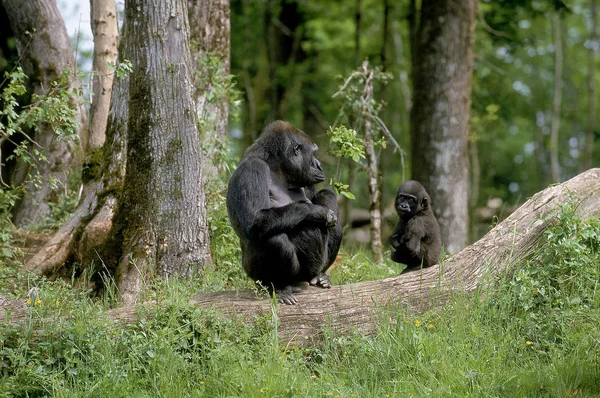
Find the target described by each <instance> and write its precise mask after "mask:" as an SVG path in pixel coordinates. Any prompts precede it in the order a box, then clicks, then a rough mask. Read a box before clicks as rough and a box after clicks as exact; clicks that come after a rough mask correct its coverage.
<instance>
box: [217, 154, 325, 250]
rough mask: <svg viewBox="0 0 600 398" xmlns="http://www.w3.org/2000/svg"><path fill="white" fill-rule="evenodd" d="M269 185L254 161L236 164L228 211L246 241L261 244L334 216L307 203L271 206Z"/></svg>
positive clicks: (263, 167) (266, 174)
mask: <svg viewBox="0 0 600 398" xmlns="http://www.w3.org/2000/svg"><path fill="white" fill-rule="evenodd" d="M272 184H274V183H273V181H272V179H271V175H270V169H269V166H268V165H267V164H266V163H265V162H264V161H262V160H260V159H258V158H249V159H246V160H245V161H244V162H242V163H240V165H239V166H238V169H237V170H236V172H235V173H234V175H233V176H232V178H231V181H230V186H229V190H230V191H229V192H228V194H227V195H228V198H229V199H228V202H229V203H228V208H229V210H230V212H231V213H234V214H233V215H234V218H235V219H236V220H238V223H239V227H240V229H241V232H242V233H243V235H244V236H245V237H246V238H247V239H248V240H259V241H262V240H264V239H265V238H267V237H269V236H273V235H277V234H280V233H285V232H289V231H290V230H292V229H294V228H296V227H298V226H299V225H300V224H302V223H305V222H312V223H316V224H323V225H325V224H327V223H328V222H329V221H330V220H329V218H330V217H331V216H334V214H331V215H330V214H329V213H330V211H328V209H327V208H325V207H323V206H320V205H314V204H310V203H290V204H287V205H285V206H281V207H272V202H271V198H270V196H269V188H270V187H271V186H272Z"/></svg>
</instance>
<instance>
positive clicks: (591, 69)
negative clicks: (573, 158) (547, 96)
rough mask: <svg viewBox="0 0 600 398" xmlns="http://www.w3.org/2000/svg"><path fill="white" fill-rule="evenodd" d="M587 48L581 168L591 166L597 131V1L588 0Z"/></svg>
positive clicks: (598, 44) (599, 43) (598, 43)
mask: <svg viewBox="0 0 600 398" xmlns="http://www.w3.org/2000/svg"><path fill="white" fill-rule="evenodd" d="M589 26H590V27H589V31H590V33H589V35H590V38H589V41H588V44H587V49H588V75H587V87H588V111H587V123H586V126H585V140H584V142H585V146H584V160H583V169H584V170H587V169H589V168H591V167H592V154H593V153H594V131H598V126H597V120H596V114H597V113H596V108H597V107H598V98H597V94H596V69H597V68H596V53H597V52H598V48H599V47H600V42H599V38H598V1H597V0H590V24H589Z"/></svg>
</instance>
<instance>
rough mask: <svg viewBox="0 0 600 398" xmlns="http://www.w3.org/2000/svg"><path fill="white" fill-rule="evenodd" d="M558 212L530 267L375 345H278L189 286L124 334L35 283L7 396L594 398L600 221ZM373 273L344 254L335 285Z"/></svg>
mask: <svg viewBox="0 0 600 398" xmlns="http://www.w3.org/2000/svg"><path fill="white" fill-rule="evenodd" d="M557 211H558V215H559V217H558V219H559V221H558V222H557V223H556V224H555V225H554V226H552V227H551V228H549V229H548V231H547V232H546V234H545V235H544V237H543V243H542V245H541V247H540V248H539V249H538V250H537V251H536V253H535V254H534V256H532V257H531V258H530V259H529V260H527V261H525V262H523V263H521V264H518V266H517V267H516V268H515V270H514V272H513V273H512V274H511V275H508V276H506V277H505V278H503V279H501V280H499V281H497V282H495V283H493V284H492V285H490V286H488V287H487V288H485V290H484V289H481V290H480V291H477V292H475V293H474V294H472V295H470V296H460V295H457V296H455V297H453V298H452V300H451V301H450V302H449V303H448V304H447V305H446V306H445V307H444V309H443V310H438V311H435V312H428V313H425V314H422V315H419V316H414V315H410V314H408V313H407V312H406V311H405V310H404V309H403V308H401V307H399V308H386V309H382V311H381V314H380V315H381V317H380V318H381V319H382V321H381V324H380V326H379V328H378V331H377V333H376V335H374V336H372V337H364V336H359V335H349V336H341V335H338V334H336V333H334V332H332V331H329V330H326V331H325V334H324V338H323V341H322V343H321V344H319V345H318V346H315V347H312V348H297V347H292V346H288V345H286V344H285V343H286V342H283V341H280V340H279V339H278V337H277V333H276V325H277V319H276V317H274V316H270V317H265V318H260V319H257V320H256V321H255V322H254V324H252V325H244V324H243V323H242V322H241V321H240V320H223V319H221V318H219V317H217V316H216V315H215V314H212V313H210V312H206V311H201V310H198V309H195V308H193V307H192V306H190V305H189V304H188V297H189V294H190V293H191V292H190V290H194V289H197V287H194V286H192V285H191V284H189V283H176V282H170V283H163V284H159V285H157V286H156V288H155V291H156V300H157V306H155V307H148V308H146V309H145V310H144V311H143V312H140V313H139V316H140V319H141V320H140V321H138V322H135V323H132V324H128V325H123V324H115V323H114V322H112V321H110V317H109V315H108V314H107V313H106V312H105V310H104V309H103V308H101V307H100V306H99V305H98V304H97V302H95V301H92V300H90V299H87V298H85V295H84V294H80V293H77V292H76V291H75V290H74V289H72V288H70V287H69V286H67V285H65V284H59V283H49V282H43V281H38V282H39V284H38V291H39V297H38V298H37V300H39V302H38V303H37V304H36V303H35V302H34V303H32V304H31V306H30V307H29V308H28V311H30V314H31V317H30V318H29V319H28V320H27V321H26V322H24V323H23V324H21V325H17V326H0V396H2V397H24V396H28V397H34V396H36V397H37V396H57V397H78V396H81V397H84V396H85V397H95V396H97V397H133V396H135V397H186V396H194V397H196V396H197V397H409V396H413V397H421V396H433V397H468V396H472V397H556V396H560V397H569V396H576V397H597V396H598V394H599V393H600V296H599V294H598V279H599V278H598V276H599V275H598V273H599V267H600V222H599V221H598V220H589V221H585V222H583V221H581V220H578V219H577V218H576V217H575V216H574V214H575V213H574V208H573V205H570V204H569V205H565V206H563V207H561V208H559V209H558V210H557ZM223 239H229V238H223ZM222 246H223V247H222V249H223V250H225V246H226V244H225V243H223V244H222ZM232 246H233V244H232ZM220 255H224V256H225V258H227V257H229V259H230V260H231V261H233V259H234V258H235V257H236V256H238V254H235V253H231V252H230V253H229V254H226V253H222V254H220ZM220 261H223V260H220V259H218V258H215V263H216V265H217V266H220V265H221V264H225V263H221V262H220ZM238 264H239V263H238ZM369 266H373V265H372V264H371V263H370V261H369V260H368V258H367V257H366V256H363V255H349V254H345V259H344V261H343V262H342V263H341V264H337V265H336V267H335V268H334V274H337V276H335V277H336V278H339V280H340V281H348V280H350V279H351V277H350V276H349V275H351V274H353V273H357V274H360V275H361V277H365V276H369V275H371V276H373V275H375V274H376V273H380V272H381V273H382V274H383V275H380V276H382V277H383V276H387V275H385V274H387V273H389V272H392V271H390V270H389V268H388V266H386V265H385V264H384V265H380V266H379V268H378V269H377V270H376V271H374V273H373V272H372V273H369V272H367V271H366V269H367V268H368V267H369ZM225 267H226V268H227V266H226V264H225ZM214 272H215V274H217V273H218V272H219V271H218V268H217V269H216V270H215V271H214ZM227 272H232V271H227ZM231 278H232V277H231V276H227V277H225V276H223V277H221V279H218V281H217V279H215V281H217V282H215V284H213V285H211V284H208V285H205V286H204V287H205V288H207V289H208V290H210V289H212V288H214V287H216V285H219V284H221V282H222V281H228V280H231ZM238 278H240V280H241V277H239V275H237V274H235V275H234V276H233V279H234V280H237V279H238ZM38 282H36V283H38ZM228 283H229V282H228ZM232 284H233V283H232ZM67 314H69V316H66V315H67ZM42 315H43V316H42Z"/></svg>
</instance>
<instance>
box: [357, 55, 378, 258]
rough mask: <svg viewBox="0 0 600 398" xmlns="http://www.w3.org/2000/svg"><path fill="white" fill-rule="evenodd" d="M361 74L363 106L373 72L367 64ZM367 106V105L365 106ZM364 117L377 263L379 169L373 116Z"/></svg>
mask: <svg viewBox="0 0 600 398" xmlns="http://www.w3.org/2000/svg"><path fill="white" fill-rule="evenodd" d="M363 73H364V76H365V83H364V84H365V87H364V90H363V96H362V99H363V101H364V103H365V104H370V103H371V102H372V101H373V84H374V81H373V70H372V69H370V68H369V67H368V63H367V62H366V61H365V62H364V63H363ZM367 106H368V105H367ZM366 113H367V112H365V115H364V118H365V120H364V129H365V139H364V146H365V152H366V154H367V160H368V164H369V165H368V177H369V214H370V218H371V225H370V227H369V229H370V232H371V251H372V252H373V261H374V262H376V263H379V262H380V261H381V260H383V243H382V241H381V197H380V190H379V167H377V153H376V152H375V146H374V142H373V141H374V139H373V126H372V125H371V118H372V116H373V115H370V114H366Z"/></svg>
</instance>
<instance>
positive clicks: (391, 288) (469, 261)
mask: <svg viewBox="0 0 600 398" xmlns="http://www.w3.org/2000/svg"><path fill="white" fill-rule="evenodd" d="M569 200H573V201H574V202H576V203H577V204H578V205H577V213H578V216H579V217H580V218H582V219H584V220H585V219H588V218H591V217H599V216H600V169H599V168H596V169H590V170H588V171H586V172H584V173H582V174H580V175H578V176H576V177H574V178H572V179H571V180H569V181H567V182H565V183H562V184H560V185H556V186H552V187H550V188H547V189H545V190H544V191H542V192H540V193H538V194H536V195H535V196H534V197H533V198H531V199H530V200H528V201H527V202H526V203H525V204H524V205H523V206H521V207H520V208H519V209H517V211H515V212H514V213H513V214H512V215H511V216H509V217H508V218H507V219H505V220H504V221H502V222H501V223H500V224H498V225H497V226H496V227H495V228H493V229H492V230H491V231H490V232H489V233H488V234H487V235H485V236H484V237H483V238H481V239H480V240H479V241H478V242H476V243H474V244H472V245H471V246H468V247H467V248H465V249H464V250H462V251H461V252H460V253H458V254H456V255H454V256H452V257H451V258H449V259H447V260H446V261H445V262H444V263H443V264H442V265H435V266H432V267H429V268H426V269H424V270H421V271H415V272H409V273H406V274H401V275H399V276H396V277H393V278H387V279H383V280H377V281H367V282H358V283H353V284H348V285H342V286H335V287H333V288H331V289H319V288H315V287H309V288H308V289H307V290H305V291H304V292H301V293H298V294H297V297H298V300H299V301H300V304H298V305H294V306H291V305H279V306H278V307H277V316H278V318H279V322H280V324H279V329H278V330H279V335H280V337H281V339H282V342H283V343H284V344H285V343H288V342H291V343H293V344H301V345H304V344H310V343H311V342H313V341H315V340H317V339H318V338H319V336H320V334H321V332H322V330H323V328H324V327H327V326H330V327H331V328H332V329H334V330H336V331H338V332H348V331H353V330H355V331H358V332H362V333H365V334H369V333H371V332H372V331H373V330H374V329H375V326H376V324H377V322H378V315H380V312H379V310H380V309H381V308H383V307H385V306H388V305H399V306H406V307H408V308H409V309H410V310H411V311H412V312H415V313H420V312H423V311H426V310H428V309H431V308H434V307H438V306H442V305H443V304H445V303H446V302H447V300H448V299H449V298H450V297H451V295H452V294H453V293H455V292H471V291H473V290H474V289H475V288H476V287H478V286H479V285H480V284H484V283H487V282H488V281H489V280H491V279H493V277H494V276H497V275H499V274H501V273H503V272H505V271H507V270H508V269H509V267H510V266H511V265H513V264H514V263H515V261H516V260H522V259H525V258H527V257H528V256H529V255H530V254H531V253H532V249H534V248H536V247H538V245H539V240H540V238H541V237H542V235H543V233H544V231H545V230H546V228H547V227H548V226H549V225H551V224H552V223H553V222H555V220H556V218H555V215H554V214H553V213H552V210H554V209H556V208H557V206H558V205H560V204H563V203H566V202H568V201H569ZM542 214H548V215H547V216H546V217H545V218H544V220H543V221H542V219H540V218H539V216H541V215H542ZM488 277H489V278H488ZM191 302H192V303H193V304H194V305H196V306H198V307H199V308H205V309H213V310H216V311H218V312H221V313H223V314H224V315H226V316H243V317H245V319H247V320H248V321H252V320H253V319H254V318H255V317H256V316H259V315H266V314H271V313H272V304H271V300H270V299H257V298H256V297H255V294H254V293H252V292H219V293H211V294H199V295H196V296H194V297H192V299H191ZM151 305H156V304H151ZM0 307H3V308H5V310H6V309H12V313H11V317H10V321H11V322H18V321H22V320H24V319H25V310H24V309H23V300H21V301H17V302H14V301H13V302H9V303H8V304H1V303H0ZM146 313H148V312H146ZM1 315H2V314H0V316H1ZM108 315H109V316H110V317H111V318H112V319H115V320H118V321H120V322H122V323H130V322H134V321H135V320H136V319H137V315H136V307H133V306H128V307H123V308H119V309H115V310H112V311H110V312H109V314H108ZM3 319H6V317H3ZM4 322H6V321H4Z"/></svg>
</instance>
